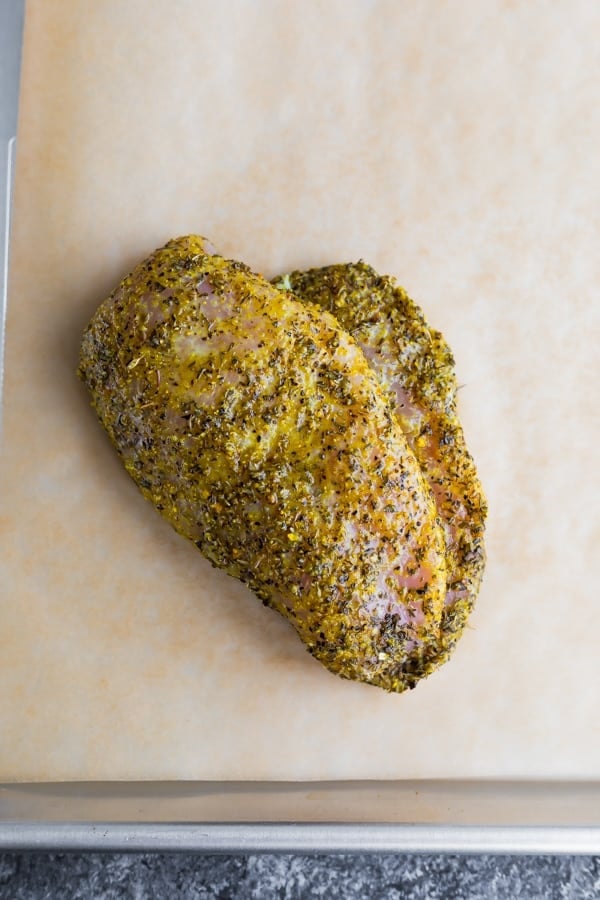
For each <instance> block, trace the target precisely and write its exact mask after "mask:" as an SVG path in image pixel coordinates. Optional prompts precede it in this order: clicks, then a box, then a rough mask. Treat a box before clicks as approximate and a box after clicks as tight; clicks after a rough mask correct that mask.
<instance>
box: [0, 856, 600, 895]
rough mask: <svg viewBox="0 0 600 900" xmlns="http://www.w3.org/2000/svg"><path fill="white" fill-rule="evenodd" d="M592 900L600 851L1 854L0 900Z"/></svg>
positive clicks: (599, 889) (599, 877)
mask: <svg viewBox="0 0 600 900" xmlns="http://www.w3.org/2000/svg"><path fill="white" fill-rule="evenodd" d="M59 897H60V898H61V900H71V898H73V900H75V898H77V900H79V898H81V900H83V898H95V900H115V898H120V897H126V898H136V900H137V898H146V897H148V898H162V897H168V898H177V897H185V898H198V900H213V898H214V900H217V898H219V900H229V898H240V900H245V898H248V900H250V898H260V900H268V898H271V897H276V898H281V900H295V898H304V897H324V898H330V897H343V898H346V897H348V898H355V897H356V898H361V900H362V898H370V897H374V898H386V900H387V898H390V900H404V898H409V900H446V898H449V900H458V898H460V900H463V898H464V900H472V898H482V900H483V898H486V900H487V898H492V900H517V898H527V900H537V898H540V900H592V898H596V897H600V857H590V856H579V857H572V856H563V857H557V856H450V855H423V856H419V855H392V854H377V855H376V854H358V855H353V856H350V855H343V854H342V855H324V856H298V855H282V856H273V855H268V854H265V855H254V856H240V855H236V856H200V855H196V854H185V855H175V854H166V853H165V854H140V855H125V854H106V855H100V854H91V853H89V854H63V853H57V854H52V853H44V854H34V853H4V854H0V898H10V900H25V898H27V900H38V898H40V900H41V898H59Z"/></svg>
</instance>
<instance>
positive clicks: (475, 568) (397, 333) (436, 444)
mask: <svg viewBox="0 0 600 900" xmlns="http://www.w3.org/2000/svg"><path fill="white" fill-rule="evenodd" d="M274 283H275V284H276V285H278V286H279V287H280V288H281V289H283V290H287V291H289V290H291V291H293V293H294V294H295V295H296V296H297V297H298V298H299V299H301V300H303V301H304V302H306V303H311V304H316V305H317V306H318V307H319V308H320V309H323V310H327V311H329V312H330V313H332V314H333V315H334V316H335V318H336V319H337V320H338V322H339V323H340V324H341V326H342V327H343V328H344V329H346V330H347V331H348V332H349V333H350V334H351V335H352V337H353V338H354V339H355V340H356V342H357V343H358V345H359V346H360V348H361V349H362V351H363V353H364V355H365V357H366V358H367V359H368V361H369V364H370V365H371V368H372V369H373V371H374V372H375V373H376V375H377V377H378V380H379V382H380V384H381V385H382V387H383V388H384V390H385V392H386V394H387V395H388V397H389V399H390V402H391V406H392V408H393V410H394V415H395V417H396V419H397V420H398V422H399V424H400V425H401V427H402V430H403V431H404V433H405V435H406V438H407V441H408V443H409V445H410V447H411V448H412V450H413V452H414V454H415V456H416V458H417V460H418V461H419V464H420V466H421V470H422V472H423V475H424V476H425V478H426V480H427V483H428V485H429V487H430V488H431V491H432V493H433V495H434V497H435V501H436V505H437V508H438V513H439V516H440V519H441V521H442V523H443V526H444V533H445V542H446V571H447V586H446V597H445V602H444V610H443V613H442V622H441V629H440V630H439V631H436V630H435V629H432V630H431V632H430V640H429V642H428V647H427V650H426V651H425V652H424V648H423V647H422V646H419V647H418V648H416V652H415V654H414V657H413V658H412V659H411V660H410V661H407V662H406V663H405V669H406V670H408V669H410V670H411V671H412V673H413V674H414V675H415V677H421V676H423V675H426V674H429V672H431V671H432V670H433V669H434V668H436V667H437V666H438V665H440V664H441V663H442V662H444V661H445V660H446V659H447V658H448V656H449V654H450V651H451V650H452V648H453V647H454V645H455V643H456V641H457V639H458V637H459V636H460V634H461V633H462V631H463V629H464V627H465V625H466V623H467V620H468V617H469V614H470V612H471V610H472V608H473V605H474V602H475V599H476V597H477V593H478V590H479V586H480V583H481V578H482V575H483V569H484V565H485V552H484V546H483V533H484V525H485V517H486V514H487V506H486V502H485V498H484V495H483V491H482V489H481V484H480V482H479V478H478V477H477V472H476V469H475V464H474V462H473V459H472V457H471V455H470V453H469V451H468V450H467V447H466V444H465V439H464V436H463V430H462V427H461V425H460V422H459V420H458V417H457V413H456V394H457V384H456V377H455V373H454V359H453V357H452V353H451V351H450V348H449V347H448V344H447V343H446V341H445V340H444V338H443V337H442V335H441V334H440V332H439V331H435V330H434V329H433V328H431V327H430V326H429V325H428V324H427V322H426V320H425V317H424V316H423V313H422V311H421V310H420V309H419V307H418V306H417V305H416V303H414V302H413V301H412V300H411V299H410V297H409V296H408V294H407V293H406V291H404V290H403V288H401V287H399V286H398V285H397V284H396V282H395V280H394V279H393V278H390V277H388V276H385V275H383V276H382V275H379V274H378V273H377V272H376V271H375V270H374V269H372V268H371V267H370V266H368V265H367V264H366V263H364V262H359V263H355V264H342V265H333V266H326V267H324V268H321V269H311V270H309V271H307V272H292V273H291V274H288V275H283V276H280V277H279V278H277V279H274Z"/></svg>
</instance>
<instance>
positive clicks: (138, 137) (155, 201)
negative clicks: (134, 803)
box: [0, 0, 600, 780]
mask: <svg viewBox="0 0 600 900" xmlns="http://www.w3.org/2000/svg"><path fill="white" fill-rule="evenodd" d="M599 36H600V7H599V6H598V5H597V4H594V3H589V2H587V0H575V2H573V0H558V2H556V3H546V2H541V0H540V2H536V0H522V2H505V3H501V2H499V0H498V2H496V0H486V2H480V0H461V2H459V3H449V2H448V3H446V2H435V0H419V2H410V3H409V2H398V0H389V2H383V0H382V2H369V0H362V2H360V0H354V2H352V0H337V2H336V0H333V2H327V3H325V2H316V0H304V2H302V3H285V2H275V0H272V2H269V0H261V2H256V0H252V2H250V0H248V2H241V0H240V2H237V0H232V2H227V3H215V2H214V0H211V2H208V0H206V2H205V0H177V2H172V0H153V2H152V3H147V2H145V0H100V2H91V0H89V2H85V0H81V2H73V0H31V2H30V3H29V7H28V11H27V23H26V48H25V60H24V68H23V95H22V106H21V117H20V126H19V136H18V167H17V184H16V200H15V204H16V207H15V220H14V228H13V242H12V263H11V271H12V277H11V287H10V296H9V314H8V322H7V341H6V349H7V359H6V378H5V392H4V393H5V396H4V410H3V425H4V428H3V446H2V458H1V479H2V480H1V507H0V540H1V564H2V574H1V580H0V590H1V593H2V599H1V603H0V735H1V736H0V780H1V779H4V780H10V779H93V778H98V779H146V778H151V779H163V778H164V779H170V778H174V779H177V778H194V779H196V778H198V779H221V778H225V779H228V778H231V779H237V778H244V779H328V778H333V779H335V778H339V779H342V778H402V777H426V778H427V777H476V776H486V777H487V776H489V777H496V776H497V777H503V776H506V777H523V778H537V777H565V778H584V777H590V778H593V777H598V776H600V726H599V706H600V704H599V685H600V663H599V657H598V634H600V602H599V597H598V584H599V575H600V572H599V567H598V557H599V547H600V539H599V532H598V496H599V492H598V449H597V448H598V438H599V437H600V433H599V432H600V428H599V421H598V400H597V394H598V384H599V383H600V371H599V366H598V349H597V348H598V345H599V339H600V333H599V330H600V327H599V304H598V284H599V283H600V265H599V254H598V246H599V243H598V238H599V229H598V224H599V222H598V198H599V194H598V189H599V187H600V183H599V177H598V171H599V170H598V164H597V158H598V146H600V123H599V103H598V83H599V82H598V76H599V71H598V66H597V65H596V63H597V59H598V56H597V47H598V38H599ZM188 232H199V233H203V234H206V235H208V236H209V237H210V238H211V239H212V240H213V242H214V243H215V244H216V245H218V246H219V247H220V248H221V249H222V252H224V253H225V254H227V255H230V256H233V257H236V258H241V259H243V260H245V261H247V262H248V263H250V264H251V265H252V266H253V267H254V268H255V269H257V270H259V271H262V272H264V273H265V275H267V276H271V275H273V274H275V273H277V272H280V271H285V270H287V269H289V268H291V267H306V266H311V265H320V264H325V263H328V262H336V261H348V260H356V259H358V258H359V257H363V258H364V259H366V260H367V261H369V262H370V263H371V264H372V265H374V266H375V267H376V268H378V269H379V270H380V271H382V272H386V273H392V274H395V275H396V276H398V278H399V280H400V282H401V283H402V284H403V285H404V286H405V287H406V288H407V289H408V291H409V292H410V293H411V294H412V295H413V296H414V297H415V299H417V300H418V301H419V302H420V303H421V304H422V306H423V307H424V309H425V311H426V313H427V316H428V318H429V320H430V322H431V323H432V324H433V325H435V326H437V327H439V328H440V329H442V330H443V332H444V334H445V335H446V337H447V338H448V340H449V341H450V343H451V345H452V347H453V349H454V351H455V355H456V359H457V365H458V374H459V380H460V382H461V383H462V384H464V388H463V389H462V390H461V394H460V398H461V410H462V417H463V420H464V424H465V429H466V433H467V437H468V439H469V443H470V446H471V449H472V451H473V454H474V456H475V458H476V460H477V463H478V465H479V469H480V473H481V477H482V480H483V483H484V485H485V488H486V491H487V494H488V498H489V505H490V519H489V527H488V534H487V547H488V554H489V563H488V568H487V574H486V577H485V582H484V587H483V590H482V592H481V596H480V600H479V605H478V609H477V612H476V614H475V616H474V618H473V622H472V628H471V629H470V630H469V632H468V633H467V634H466V636H465V637H464V639H463V640H462V642H461V644H460V646H459V648H458V650H457V651H456V653H455V656H454V658H453V660H452V661H451V662H450V663H449V664H448V665H447V666H445V667H444V668H443V669H442V670H440V671H439V672H437V673H436V674H435V675H433V676H432V677H431V678H430V679H429V680H428V681H427V682H425V683H423V684H421V685H420V686H419V687H418V688H417V689H416V690H415V691H414V692H412V693H411V694H405V695H401V696H390V695H386V694H385V693H383V692H381V691H379V690H377V689H375V688H370V687H367V686H364V685H359V684H352V683H348V682H344V681H342V680H338V679H337V678H335V677H334V676H332V675H330V674H329V673H327V672H326V671H325V670H324V669H322V668H321V667H320V666H319V665H318V664H317V663H316V662H314V661H313V660H312V659H311V658H310V656H309V655H308V654H307V653H306V652H305V650H304V649H303V647H302V645H301V644H300V643H299V642H298V640H297V638H296V637H295V635H294V633H293V632H292V630H291V628H290V627H289V626H288V624H287V623H286V622H285V621H283V620H282V619H280V618H279V617H278V616H277V615H276V614H274V613H272V612H270V611H268V610H265V609H263V608H262V606H261V605H260V604H259V603H258V602H257V601H256V600H255V599H254V598H253V597H252V596H251V594H250V593H249V592H248V591H247V590H246V589H245V588H244V587H243V586H242V585H240V584H238V583H236V582H235V581H233V580H231V579H229V578H228V577H227V576H225V575H223V574H221V573H219V572H216V571H213V570H212V569H211V568H210V566H209V565H208V564H207V563H206V562H205V561H204V560H203V559H202V557H201V556H200V554H199V553H198V552H197V551H196V550H195V548H194V547H193V546H192V545H191V544H187V543H186V542H185V541H184V540H183V539H181V538H179V537H177V536H176V535H175V534H174V533H173V532H172V531H171V529H170V528H169V526H168V525H167V524H165V523H164V522H163V521H162V520H161V518H160V517H159V515H158V514H157V513H156V512H155V511H154V510H153V509H152V508H151V507H150V505H148V504H147V503H146V502H145V501H144V500H143V499H142V498H141V496H140V495H139V494H138V492H137V490H136V488H135V487H134V485H133V484H132V483H131V482H130V481H129V479H128V476H127V475H126V474H125V472H124V470H123V469H122V467H121V464H120V462H119V460H118V458H117V456H116V454H115V452H114V451H113V449H112V448H111V446H110V445H109V442H108V440H107V438H106V437H105V435H104V434H103V432H102V430H101V428H100V426H99V425H98V423H97V422H96V419H95V417H94V415H93V413H92V412H91V410H90V409H89V406H88V399H87V396H86V394H85V391H84V389H83V387H82V386H81V385H80V384H79V383H78V381H77V379H76V377H75V368H76V362H77V353H78V345H79V339H80V335H81V332H82V329H83V327H84V324H85V323H86V321H87V320H88V318H89V317H90V315H91V313H92V312H93V310H94V309H95V307H96V305H97V304H98V303H99V302H100V301H101V300H102V299H103V298H104V296H105V295H107V294H108V293H109V291H110V290H111V289H112V288H113V287H114V286H115V284H116V283H117V282H118V281H119V279H120V278H121V277H122V276H123V275H124V274H125V273H126V272H127V271H128V270H129V268H130V267H131V266H132V265H133V264H134V263H135V262H136V261H137V260H138V259H140V258H142V257H143V256H144V255H146V254H147V253H148V252H150V251H151V250H153V249H154V248H155V247H157V246H159V245H161V244H162V243H164V242H165V241H166V240H167V239H168V238H170V237H172V236H175V235H178V234H183V233H188Z"/></svg>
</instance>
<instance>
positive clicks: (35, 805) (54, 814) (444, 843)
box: [0, 781, 600, 854]
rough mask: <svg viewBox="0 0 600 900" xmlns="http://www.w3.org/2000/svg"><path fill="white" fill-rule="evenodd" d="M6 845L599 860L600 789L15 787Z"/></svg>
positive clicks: (1, 843) (0, 807) (5, 823)
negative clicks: (543, 856)
mask: <svg viewBox="0 0 600 900" xmlns="http://www.w3.org/2000/svg"><path fill="white" fill-rule="evenodd" d="M361 817H362V818H361ZM0 849H5V850H8V849H37V850H51V849H60V850H106V851H158V850H163V851H178V850H180V851H192V850H193V851H196V852H203V853H231V852H238V853H239V852H242V853H255V852H269V853H289V852H301V853H323V852H345V853H353V852H403V853H423V852H429V853H431V852H445V853H496V854H510V853H518V854H533V853H536V854H562V853H569V854H598V853H600V783H598V782H553V783H549V782H530V781H524V782H501V781H495V782H489V781H464V782H458V781H414V782H329V783H320V782H317V783H315V782H310V783H301V782H293V783H292V782H290V783H276V782H119V783H115V782H104V783H103V782H96V783H70V784H47V783H40V784H6V785H3V786H0Z"/></svg>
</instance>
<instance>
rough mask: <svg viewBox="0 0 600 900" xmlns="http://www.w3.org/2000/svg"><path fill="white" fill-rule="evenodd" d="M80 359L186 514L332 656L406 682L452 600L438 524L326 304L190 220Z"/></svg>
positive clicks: (388, 415)
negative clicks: (222, 250) (190, 231)
mask: <svg viewBox="0 0 600 900" xmlns="http://www.w3.org/2000/svg"><path fill="white" fill-rule="evenodd" d="M79 374H80V376H81V378H82V379H83V380H84V382H85V383H86V385H87V387H88V388H89V391H90V393H91V398H92V403H93V405H94V407H95V409H96V411H97V413H98V416H99V418H100V421H101V422H102V424H103V425H104V427H105V428H106V430H107V432H108V434H109V436H110V438H111V440H112V442H113V444H114V445H115V447H116V449H117V451H118V452H119V453H120V455H121V457H122V459H123V462H124V464H125V467H126V469H127V471H128V472H129V474H130V475H131V476H132V478H133V479H134V480H135V482H136V484H137V485H138V486H139V488H140V489H141V491H142V493H143V494H144V496H145V497H147V499H148V500H150V501H151V502H152V503H153V504H154V505H155V506H156V508H157V509H158V510H159V511H160V512H161V513H162V515H163V516H165V517H166V518H167V519H168V520H169V522H170V523H171V524H172V525H173V527H174V528H176V529H177V531H178V532H180V533H181V534H182V535H184V536H185V537H187V538H189V539H190V540H192V541H194V542H195V544H196V546H197V547H198V548H199V549H200V550H201V551H202V553H203V554H204V555H205V556H206V557H207V558H208V559H209V560H210V561H211V562H212V563H213V564H214V565H216V566H219V567H220V568H222V569H224V570H225V571H226V572H228V573H229V574H231V575H233V576H235V577H236V578H239V579H241V580H242V581H244V582H246V583H247V584H248V585H249V586H250V587H251V588H252V590H253V591H254V592H255V593H256V594H257V596H258V597H259V598H261V599H262V601H263V602H264V603H265V604H266V605H268V606H270V607H272V608H273V609H275V610H277V611H278V612H280V613H281V614H282V615H284V616H285V617H286V618H288V619H289V620H290V622H291V623H292V624H293V626H294V628H295V629H296V631H297V633H298V635H299V636H300V638H301V639H302V640H303V641H304V643H305V644H306V646H307V647H308V649H309V651H310V652H311V653H312V654H313V655H314V656H315V657H316V658H317V659H318V660H319V661H320V662H322V663H323V665H325V666H326V667H327V668H328V669H330V670H331V671H332V672H334V673H336V674H338V675H341V676H343V677H346V678H352V679H356V680H359V681H364V682H367V683H370V684H375V685H379V686H380V687H383V688H385V689H387V690H394V691H402V690H404V689H405V688H407V687H412V686H414V684H415V683H416V681H417V679H418V677H419V676H418V675H415V660H418V659H419V658H420V657H421V656H423V655H424V654H425V655H426V654H427V653H428V652H429V651H428V649H427V648H428V647H429V645H430V642H431V635H432V634H433V635H435V636H436V640H437V636H438V635H439V633H440V628H441V623H442V616H443V615H444V602H445V598H446V594H447V573H446V555H447V548H446V542H445V537H444V529H443V527H442V525H441V523H440V519H439V513H438V509H437V508H436V504H435V502H434V498H433V495H432V492H431V490H430V488H429V486H428V483H427V480H426V478H425V477H424V475H423V472H422V470H421V466H420V465H419V463H418V461H417V459H416V457H415V453H414V452H413V450H412V449H411V447H410V446H409V443H408V441H407V438H406V436H405V434H404V432H403V430H402V428H401V426H400V424H399V422H398V421H397V419H396V418H395V416H394V415H393V414H392V410H391V408H390V405H389V402H388V399H387V396H386V393H385V390H384V389H383V388H382V386H381V383H380V379H379V378H378V377H377V375H376V373H375V371H374V369H373V366H372V364H371V365H370V364H369V363H368V362H367V360H366V359H365V356H364V354H363V352H362V351H361V349H360V347H359V345H358V344H357V342H356V341H355V340H354V339H353V338H352V337H351V336H350V335H348V334H347V333H346V332H345V331H344V330H343V329H342V328H341V327H340V325H339V323H338V321H337V320H336V319H335V318H334V317H333V316H331V315H329V314H328V313H327V312H324V311H322V310H319V309H317V308H316V307H313V306H310V305H306V304H305V303H301V302H300V301H298V300H297V299H294V297H293V296H292V295H291V294H289V293H287V292H285V291H280V290H278V289H276V288H275V287H273V286H272V285H270V284H269V283H268V282H266V281H265V280H264V279H263V278H261V277H260V276H258V275H256V274H254V273H252V272H251V271H250V270H249V269H248V268H247V267H246V266H244V265H242V264H241V263H238V262H234V261H231V260H226V259H224V258H223V257H221V256H219V255H217V254H216V253H215V252H214V250H213V249H212V248H211V247H210V245H208V243H207V242H206V241H205V240H204V239H203V238H201V237H196V236H189V237H185V238H180V239H178V240H174V241H170V242H169V243H168V244H167V245H166V246H165V247H163V248H162V249H160V250H157V251H156V252H155V253H153V254H152V256H150V258H149V259H147V260H146V261H144V262H142V263H141V264H140V265H139V266H138V267H137V268H136V269H135V270H134V271H133V272H132V273H131V274H130V275H128V276H127V277H126V278H125V279H124V280H123V281H122V282H121V284H120V285H119V286H118V287H117V289H116V290H115V291H114V292H113V294H112V295H111V296H110V297H109V298H108V299H107V300H106V301H105V302H104V303H103V304H102V305H101V306H100V308H99V309H98V310H97V312H96V313H95V315H94V317H93V318H92V320H91V322H90V324H89V326H88V327H87V329H86V331H85V334H84V337H83V342H82V347H81V357H80V368H79ZM413 443H414V441H413ZM430 480H431V479H430ZM417 668H418V667H417ZM421 669H422V671H423V672H424V671H425V668H424V667H423V666H422V667H421Z"/></svg>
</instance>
